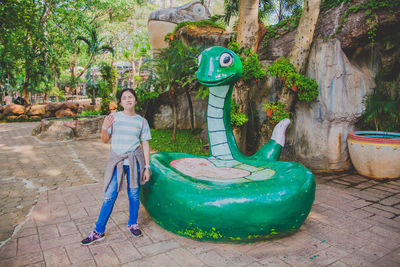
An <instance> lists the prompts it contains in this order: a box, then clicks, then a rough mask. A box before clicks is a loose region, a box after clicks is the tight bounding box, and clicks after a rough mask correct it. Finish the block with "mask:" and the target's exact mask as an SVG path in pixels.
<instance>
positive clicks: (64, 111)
mask: <svg viewBox="0 0 400 267" xmlns="http://www.w3.org/2000/svg"><path fill="white" fill-rule="evenodd" d="M55 115H56V117H57V118H62V117H73V116H76V112H73V111H72V110H71V109H69V108H67V109H59V110H57V111H56V113H55Z"/></svg>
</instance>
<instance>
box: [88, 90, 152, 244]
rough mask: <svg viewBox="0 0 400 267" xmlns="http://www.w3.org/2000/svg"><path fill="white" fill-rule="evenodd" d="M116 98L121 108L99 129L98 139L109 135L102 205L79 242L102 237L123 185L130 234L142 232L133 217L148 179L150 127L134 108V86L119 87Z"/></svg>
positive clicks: (97, 239) (135, 218)
mask: <svg viewBox="0 0 400 267" xmlns="http://www.w3.org/2000/svg"><path fill="white" fill-rule="evenodd" d="M118 101H119V103H120V104H121V106H122V108H123V111H120V112H117V113H114V114H110V115H108V116H107V117H106V118H105V119H104V122H103V126H102V129H101V140H102V141H103V142H104V143H107V142H108V141H109V140H110V139H111V148H110V153H109V158H108V164H107V169H106V173H105V177H104V197H103V205H102V207H101V210H100V214H99V218H98V220H97V223H96V226H95V228H94V230H93V231H92V232H90V235H89V236H88V237H87V238H85V239H83V240H82V241H81V244H82V245H90V244H92V243H94V242H97V241H100V240H103V239H104V237H105V235H104V232H105V229H106V224H107V221H108V219H109V218H110V215H111V212H112V210H113V207H114V203H115V200H116V199H117V196H118V192H119V191H120V189H121V188H124V187H126V188H127V192H128V198H129V220H128V222H127V227H128V230H129V231H131V233H132V234H133V235H134V236H140V235H141V234H142V232H141V231H140V229H139V227H138V224H137V218H138V211H139V192H140V185H143V184H144V183H146V182H148V181H149V179H150V145H149V140H150V139H151V135H150V128H149V124H148V123H147V121H146V119H144V118H143V117H141V116H140V115H138V114H136V112H135V105H136V103H137V96H136V93H135V91H134V90H132V89H129V88H126V89H123V90H122V91H121V93H120V94H119V97H118ZM140 143H141V144H140ZM125 177H126V179H125Z"/></svg>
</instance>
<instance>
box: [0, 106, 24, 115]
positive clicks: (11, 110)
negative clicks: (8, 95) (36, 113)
mask: <svg viewBox="0 0 400 267" xmlns="http://www.w3.org/2000/svg"><path fill="white" fill-rule="evenodd" d="M24 113H25V107H24V106H22V105H17V104H9V105H6V106H5V108H4V110H3V115H4V116H8V115H22V114H24Z"/></svg>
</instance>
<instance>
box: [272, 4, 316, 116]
mask: <svg viewBox="0 0 400 267" xmlns="http://www.w3.org/2000/svg"><path fill="white" fill-rule="evenodd" d="M320 5H321V0H305V1H304V7H303V13H302V15H301V18H300V22H299V26H298V27H297V34H296V37H295V39H294V44H293V47H292V51H291V53H290V62H291V63H292V64H293V65H294V67H295V69H296V71H297V72H299V73H304V71H305V67H306V65H307V60H308V54H309V52H310V48H311V44H312V41H313V38H314V31H315V25H316V24H317V20H318V16H319V9H320ZM278 101H279V102H282V103H284V104H285V110H286V111H290V110H291V109H292V108H293V106H294V104H295V95H294V94H293V93H291V91H290V90H289V89H288V88H286V86H283V87H282V91H281V93H280V95H279V97H278Z"/></svg>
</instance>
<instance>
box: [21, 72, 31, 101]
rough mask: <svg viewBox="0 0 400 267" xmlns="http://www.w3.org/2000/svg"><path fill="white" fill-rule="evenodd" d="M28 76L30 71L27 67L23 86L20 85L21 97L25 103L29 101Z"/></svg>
mask: <svg viewBox="0 0 400 267" xmlns="http://www.w3.org/2000/svg"><path fill="white" fill-rule="evenodd" d="M29 75H30V69H29V67H27V68H26V70H25V78H24V84H23V85H22V96H23V98H24V99H25V100H26V101H29V94H28V87H29Z"/></svg>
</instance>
